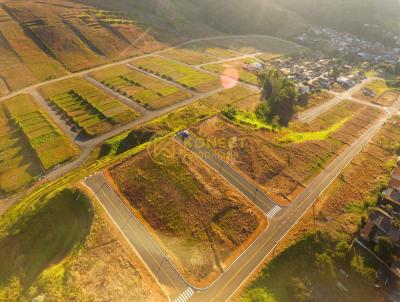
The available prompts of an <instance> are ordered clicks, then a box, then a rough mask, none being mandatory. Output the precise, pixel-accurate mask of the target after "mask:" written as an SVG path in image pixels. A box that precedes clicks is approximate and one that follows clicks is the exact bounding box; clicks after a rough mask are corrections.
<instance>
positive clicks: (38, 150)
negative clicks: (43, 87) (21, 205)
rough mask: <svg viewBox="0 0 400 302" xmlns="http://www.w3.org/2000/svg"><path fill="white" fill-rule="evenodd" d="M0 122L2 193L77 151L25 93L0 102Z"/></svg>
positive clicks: (28, 182)
mask: <svg viewBox="0 0 400 302" xmlns="http://www.w3.org/2000/svg"><path fill="white" fill-rule="evenodd" d="M0 124H1V127H0V140H1V144H0V191H1V192H3V193H11V192H14V191H17V190H18V189H20V188H22V187H24V186H26V185H28V184H30V183H31V182H32V181H33V180H34V179H35V178H37V177H39V176H40V175H41V174H42V173H43V172H44V171H47V170H49V169H51V168H53V167H54V166H56V165H58V164H61V163H64V162H67V161H69V160H70V159H72V158H73V157H74V156H75V155H77V153H78V151H77V148H76V147H75V146H74V145H73V144H72V143H71V142H69V141H68V139H67V138H66V137H65V136H64V135H63V134H62V133H61V132H60V130H59V129H58V128H57V127H56V126H55V125H54V124H53V123H52V122H51V121H50V120H49V119H48V118H47V117H46V116H45V115H44V113H43V112H41V111H40V109H39V108H38V107H37V106H36V104H35V103H34V102H33V100H32V99H31V97H30V96H29V95H19V96H17V97H14V98H12V99H10V100H8V101H6V102H5V103H2V104H1V105H0Z"/></svg>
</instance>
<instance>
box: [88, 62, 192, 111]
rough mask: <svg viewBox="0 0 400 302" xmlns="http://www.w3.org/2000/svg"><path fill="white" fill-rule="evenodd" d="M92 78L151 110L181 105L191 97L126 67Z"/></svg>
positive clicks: (96, 73)
mask: <svg viewBox="0 0 400 302" xmlns="http://www.w3.org/2000/svg"><path fill="white" fill-rule="evenodd" d="M92 76H93V77H94V78H95V79H96V80H97V81H100V82H101V83H103V84H104V85H106V86H107V87H109V88H111V89H113V90H114V91H116V92H118V93H121V94H122V95H124V96H126V97H128V98H130V99H131V100H133V101H135V102H138V103H140V104H141V105H143V106H145V107H147V108H149V109H151V110H157V109H160V108H163V107H166V106H169V105H172V104H175V103H179V102H181V101H183V100H185V99H187V98H189V97H191V95H190V94H189V93H188V92H186V91H183V90H181V89H179V88H177V87H175V86H172V85H170V84H167V83H166V82H163V81H161V80H159V79H157V78H154V77H151V76H148V75H146V74H144V73H142V72H139V71H136V70H133V69H131V68H128V67H126V66H117V67H113V68H108V69H105V70H100V71H97V72H94V73H92Z"/></svg>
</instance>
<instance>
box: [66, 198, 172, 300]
mask: <svg viewBox="0 0 400 302" xmlns="http://www.w3.org/2000/svg"><path fill="white" fill-rule="evenodd" d="M88 194H91V193H89V192H88ZM94 207H95V218H94V221H93V224H92V227H91V230H90V234H89V236H88V237H87V239H86V242H85V244H84V247H83V250H82V251H81V252H80V253H79V255H78V256H77V257H76V259H75V260H74V262H73V264H72V267H71V270H70V276H71V278H70V280H69V281H68V282H69V283H68V284H69V285H70V286H71V287H73V288H76V289H78V290H79V291H80V292H82V293H83V295H84V296H85V299H87V301H104V302H105V301H121V302H122V301H127V302H128V301H129V302H131V301H138V302H142V301H143V302H144V301H148V302H158V301H168V299H167V297H166V296H165V294H164V293H163V292H162V290H161V288H160V287H159V285H158V283H157V282H155V280H154V278H153V277H152V276H151V275H150V274H149V272H148V270H147V269H146V268H145V266H144V265H143V263H142V262H141V260H139V259H138V257H137V256H136V254H135V253H134V251H133V250H132V248H131V247H130V246H129V245H128V243H127V242H126V240H125V239H124V238H123V236H122V235H121V233H120V232H119V231H118V230H117V229H116V227H115V226H114V225H113V224H112V222H111V220H110V219H109V217H108V216H107V214H106V213H105V211H104V210H103V208H102V207H101V206H100V205H99V204H98V203H97V202H95V204H94ZM85 301H86V300H85Z"/></svg>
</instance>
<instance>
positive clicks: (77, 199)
mask: <svg viewBox="0 0 400 302" xmlns="http://www.w3.org/2000/svg"><path fill="white" fill-rule="evenodd" d="M87 196H88V195H86V193H85V191H84V190H83V189H79V188H72V189H71V188H67V189H61V190H58V191H56V192H52V193H51V194H50V195H49V196H47V197H43V198H41V199H39V200H36V201H35V206H34V207H33V208H30V209H28V210H19V211H18V218H17V219H16V221H15V222H14V223H13V224H11V225H9V228H8V230H6V229H5V228H1V230H0V234H1V235H0V242H1V243H2V244H1V246H0V255H1V256H2V259H4V257H6V258H7V260H8V261H2V262H1V263H0V301H7V302H17V301H32V300H34V299H35V298H37V297H43V296H44V297H45V299H46V300H48V301H77V302H78V301H79V302H83V301H104V302H106V301H146V302H156V301H166V297H165V296H164V294H163V293H162V292H161V289H160V288H159V287H158V286H157V285H156V284H154V281H153V279H152V277H151V276H150V274H149V273H148V271H147V270H146V268H145V267H144V265H143V263H142V262H141V261H140V260H139V259H138V258H137V256H136V255H135V253H134V251H133V250H132V248H131V247H130V246H129V245H128V244H127V243H126V242H125V239H124V238H123V237H122V235H121V234H120V233H119V231H118V230H117V229H116V228H115V227H114V226H113V224H112V222H111V221H110V220H109V218H108V216H107V214H106V213H105V212H104V210H103V209H102V207H101V206H100V205H99V204H98V203H97V202H94V203H93V204H92V202H93V201H91V200H89V198H88V197H87ZM9 215H10V213H9V212H8V213H6V214H5V219H7V218H8V217H9ZM2 226H4V225H2ZM44 234H45V235H46V236H44Z"/></svg>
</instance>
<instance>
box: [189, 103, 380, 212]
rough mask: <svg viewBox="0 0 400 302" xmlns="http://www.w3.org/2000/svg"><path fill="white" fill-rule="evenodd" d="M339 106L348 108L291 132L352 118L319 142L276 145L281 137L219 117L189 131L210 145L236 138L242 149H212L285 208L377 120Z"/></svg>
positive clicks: (357, 109)
mask: <svg viewBox="0 0 400 302" xmlns="http://www.w3.org/2000/svg"><path fill="white" fill-rule="evenodd" d="M343 106H345V107H346V108H340V106H339V107H338V108H335V109H333V110H332V111H331V112H329V113H327V114H325V115H323V116H321V117H320V118H319V119H317V120H316V121H314V122H313V123H312V124H311V125H309V126H304V125H303V126H300V125H295V126H293V127H296V128H301V130H302V131H317V130H321V129H325V128H326V127H328V126H329V125H331V124H332V122H337V121H338V120H341V119H343V117H346V116H348V115H349V114H351V112H352V113H354V116H353V118H352V119H350V121H349V122H347V123H346V125H345V126H344V127H343V128H341V129H339V130H338V131H337V132H335V133H333V134H332V135H330V137H329V138H328V139H325V140H320V141H306V142H302V143H297V144H280V143H278V142H277V141H276V139H277V138H278V137H279V135H281V134H279V133H273V132H269V131H259V130H252V129H248V128H244V127H241V126H237V125H234V124H231V123H230V122H229V121H227V120H225V119H223V118H221V117H213V118H211V119H208V120H206V121H204V122H202V123H201V124H199V125H196V126H194V127H192V129H191V130H192V131H194V132H195V133H197V134H198V135H200V136H202V137H205V138H207V139H208V140H210V141H216V138H218V139H219V140H221V139H225V140H232V139H234V138H239V141H240V144H236V146H234V147H233V148H231V147H229V144H218V145H215V146H214V148H215V150H216V151H217V152H218V153H219V154H220V155H221V156H222V157H223V158H224V159H225V160H227V161H229V162H230V163H231V164H232V165H233V166H235V167H236V168H237V169H238V170H239V172H241V173H242V174H243V175H244V176H245V177H247V178H249V179H250V180H251V181H254V182H255V183H257V184H259V185H260V186H261V188H262V189H263V190H264V191H265V192H266V193H267V194H268V195H269V196H271V197H272V198H273V199H274V200H276V201H277V202H279V203H281V204H283V205H285V204H288V203H290V202H292V201H293V200H294V199H295V198H296V197H297V196H298V194H300V193H301V191H302V190H303V189H304V187H305V186H306V185H307V183H309V182H310V181H311V180H312V179H313V178H314V177H315V176H316V175H317V174H318V173H319V172H320V171H321V170H322V169H323V168H324V167H326V166H327V164H328V163H329V162H331V161H332V160H333V159H334V158H335V157H337V155H338V154H340V152H341V151H342V150H343V149H344V148H346V147H347V145H348V144H350V143H351V142H353V141H354V140H355V139H356V138H357V137H358V136H359V135H360V134H361V133H362V132H363V131H364V130H365V129H366V127H367V126H368V125H369V124H370V123H372V122H373V121H374V120H375V119H376V118H377V117H378V115H379V113H378V111H377V110H375V109H371V108H366V107H364V106H360V105H355V104H350V103H347V104H344V105H343ZM344 109H346V110H344ZM349 112H350V113H349Z"/></svg>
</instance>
